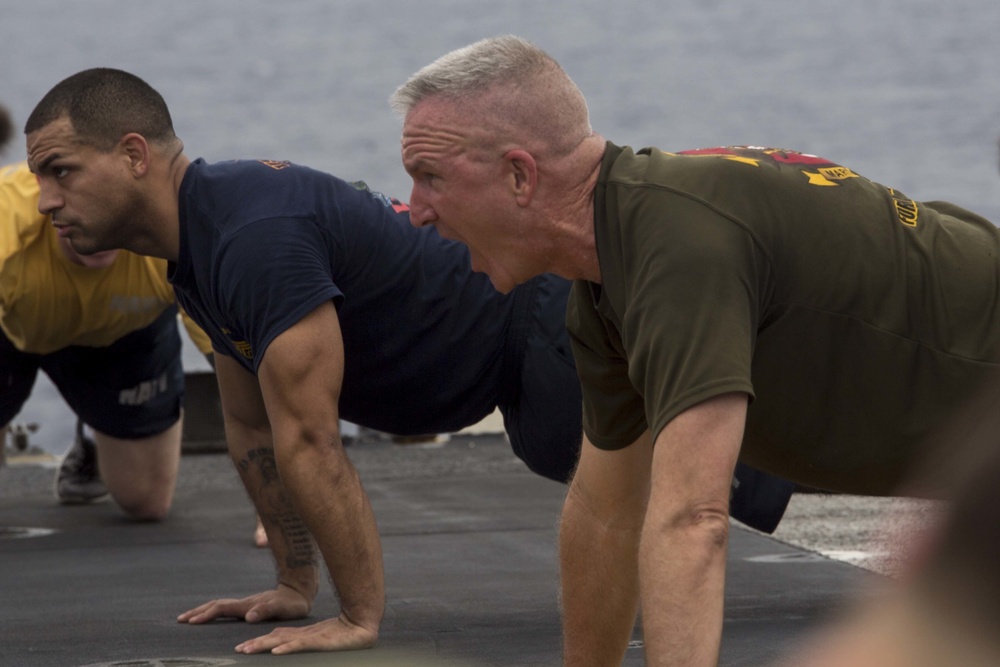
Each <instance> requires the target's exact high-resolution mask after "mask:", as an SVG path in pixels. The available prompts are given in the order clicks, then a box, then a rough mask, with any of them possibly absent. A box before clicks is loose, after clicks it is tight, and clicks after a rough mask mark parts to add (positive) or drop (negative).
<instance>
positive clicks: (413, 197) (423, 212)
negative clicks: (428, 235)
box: [410, 184, 437, 227]
mask: <svg viewBox="0 0 1000 667" xmlns="http://www.w3.org/2000/svg"><path fill="white" fill-rule="evenodd" d="M435 220H437V212H436V211H435V210H434V207H433V206H431V205H430V203H429V202H428V201H427V199H426V198H425V197H424V196H423V195H422V194H421V192H420V187H419V186H418V185H416V184H414V185H413V190H412V192H410V224H411V225H413V226H414V227H423V226H425V225H429V224H434V221H435Z"/></svg>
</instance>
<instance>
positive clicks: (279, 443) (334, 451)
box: [274, 424, 347, 470]
mask: <svg viewBox="0 0 1000 667" xmlns="http://www.w3.org/2000/svg"><path fill="white" fill-rule="evenodd" d="M274 444H275V447H274V449H275V458H276V460H277V464H278V468H279V470H283V469H288V468H289V467H292V466H298V465H307V466H320V465H321V464H322V463H332V462H338V461H340V460H341V459H344V460H346V458H347V454H346V452H344V447H343V443H342V441H341V439H340V428H339V426H338V425H337V424H332V425H327V426H325V427H316V426H312V425H306V424H301V425H297V426H296V428H294V429H293V430H292V431H290V432H288V433H287V435H286V436H285V437H284V438H282V437H276V438H275V441H274Z"/></svg>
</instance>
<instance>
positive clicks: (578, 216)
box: [548, 134, 605, 283]
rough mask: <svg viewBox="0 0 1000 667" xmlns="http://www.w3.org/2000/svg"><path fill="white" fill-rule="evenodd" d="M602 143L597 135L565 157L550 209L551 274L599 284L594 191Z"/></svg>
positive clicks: (602, 155) (558, 171) (601, 156)
mask: <svg viewBox="0 0 1000 667" xmlns="http://www.w3.org/2000/svg"><path fill="white" fill-rule="evenodd" d="M604 149H605V141H604V139H603V138H602V137H601V136H600V135H597V134H594V135H592V136H591V137H590V138H589V139H587V140H586V141H584V142H583V143H582V144H581V145H580V147H579V148H577V150H575V151H574V152H573V153H572V154H570V155H569V156H567V158H566V160H569V162H568V163H567V164H565V165H560V166H559V167H558V168H557V170H556V172H557V173H561V174H565V175H566V176H565V177H563V178H562V179H559V178H558V177H556V178H554V179H553V180H554V182H555V188H553V191H555V192H558V193H560V195H561V196H558V197H556V198H555V199H554V201H553V203H552V205H551V206H550V207H548V208H549V211H550V212H551V213H550V218H551V219H552V220H553V221H554V222H555V224H554V225H553V226H552V229H553V230H554V234H555V237H554V239H553V244H552V245H553V247H552V254H551V257H553V258H555V259H554V261H553V268H552V271H553V272H554V273H557V274H558V275H561V276H563V277H564V278H570V279H572V280H589V281H591V282H595V283H600V282H601V267H600V264H599V262H598V257H597V244H596V238H595V235H594V190H595V189H596V187H597V177H598V175H599V174H600V172H601V160H602V159H603V157H604Z"/></svg>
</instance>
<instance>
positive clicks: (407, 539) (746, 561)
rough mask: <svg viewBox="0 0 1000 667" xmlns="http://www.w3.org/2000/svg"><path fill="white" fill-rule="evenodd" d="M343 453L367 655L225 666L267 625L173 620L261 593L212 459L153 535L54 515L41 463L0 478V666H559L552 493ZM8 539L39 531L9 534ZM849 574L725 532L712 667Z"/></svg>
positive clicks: (750, 650) (390, 447)
mask: <svg viewBox="0 0 1000 667" xmlns="http://www.w3.org/2000/svg"><path fill="white" fill-rule="evenodd" d="M349 451H350V454H351V458H352V460H353V461H354V462H355V465H356V466H357V467H358V469H359V471H360V473H361V476H362V479H363V480H364V483H365V486H366V488H367V490H368V493H369V495H370V497H371V500H372V503H373V506H374V508H375V514H376V517H377V519H378V522H379V530H380V533H381V535H382V538H383V549H384V553H385V570H386V577H387V595H388V605H387V612H386V617H385V621H384V623H383V627H382V632H381V637H380V641H379V646H378V647H376V648H375V649H372V650H370V651H363V652H352V653H344V654H301V655H296V656H281V657H279V656H271V655H257V656H242V655H238V654H236V653H234V652H233V651H232V649H233V647H234V646H235V645H236V644H237V643H239V642H241V641H243V640H245V639H247V638H249V637H251V636H256V635H257V634H263V633H264V632H265V631H267V630H268V629H269V628H270V627H273V624H260V625H256V626H249V625H246V624H244V623H242V622H219V623H213V624H210V625H204V626H185V625H180V624H178V623H176V622H175V621H174V619H175V617H176V615H177V614H178V613H180V612H182V611H184V610H186V609H188V608H190V607H193V606H195V605H197V604H199V603H201V602H204V601H206V600H208V599H211V598H216V597H233V596H242V595H247V594H250V593H254V592H258V591H260V590H264V589H266V588H269V587H270V586H271V585H272V582H273V569H272V565H271V562H270V557H269V555H268V552H267V551H266V550H259V549H256V548H254V547H253V546H252V545H251V531H252V527H253V515H252V513H251V509H250V506H249V503H248V502H247V500H246V498H245V495H244V492H243V490H242V488H241V487H240V485H239V482H238V480H237V477H236V474H235V472H234V470H233V469H232V467H231V464H230V463H229V460H228V457H226V456H225V455H222V454H198V455H195V454H188V455H185V456H184V457H183V460H182V468H181V477H180V480H179V482H178V489H177V497H176V501H175V504H174V508H173V511H172V514H171V516H170V517H169V519H168V520H166V521H165V522H162V523H159V524H135V523H131V522H129V521H127V520H126V519H124V517H123V515H122V514H121V513H120V511H119V510H118V509H117V507H116V506H115V505H114V504H113V503H104V504H101V505H97V506H89V507H62V506H59V505H57V504H56V503H55V501H54V499H53V497H52V494H51V487H52V476H53V474H54V472H55V471H54V470H52V469H46V468H43V467H38V466H31V465H12V466H8V467H7V468H5V469H3V471H2V472H0V602H2V612H0V613H2V623H0V664H2V665H16V666H17V667H36V666H38V667H41V666H45V667H53V666H69V667H75V666H80V665H91V664H117V665H128V666H129V667H143V666H146V665H170V666H173V667H188V666H189V665H191V666H194V665H212V664H238V665H243V664H246V665H271V664H275V665H279V664H280V665H285V666H287V667H295V666H298V665H321V664H322V665H375V664H378V665H416V664H419V665H431V664H435V665H442V664H444V665H557V664H559V658H560V630H559V614H558V606H557V563H556V550H555V546H556V521H557V517H558V513H559V509H560V506H561V502H562V498H563V494H564V487H562V486H561V485H559V484H556V483H554V482H550V481H547V480H544V479H541V478H538V477H536V476H534V475H532V474H531V473H529V472H528V471H527V470H526V469H525V468H524V467H523V466H522V465H521V464H520V463H519V462H518V461H516V460H515V459H514V457H513V455H512V454H511V453H510V450H509V448H508V447H507V446H506V445H505V444H504V442H503V441H502V440H501V439H500V438H498V437H484V436H480V437H474V438H473V437H454V438H453V439H452V440H451V441H450V442H449V443H447V444H446V445H444V446H440V447H437V448H425V447H420V446H412V445H411V446H401V445H396V444H392V443H389V442H385V441H381V442H373V443H361V444H355V445H353V446H351V447H350V449H349ZM22 528H23V529H27V528H44V529H49V530H52V531H54V532H52V533H51V534H48V535H44V536H39V537H27V536H22V537H16V536H17V535H22V534H23V532H22V531H21V530H19V529H22ZM866 576H869V575H866V574H865V573H864V572H862V571H861V570H859V569H857V568H854V567H852V566H850V565H846V564H843V563H838V562H834V561H830V560H826V559H824V558H820V557H818V556H815V555H813V554H808V553H807V552H803V551H800V550H798V549H796V548H793V547H790V546H787V545H785V544H782V543H780V542H777V541H775V540H772V539H770V538H767V537H763V536H761V535H758V534H755V533H752V532H749V531H746V530H742V529H737V530H734V531H732V536H731V545H730V564H729V575H728V582H727V596H726V622H725V628H724V638H723V652H722V653H723V655H722V661H721V664H723V665H734V666H735V665H762V664H767V663H768V662H769V661H770V660H771V659H773V658H774V657H776V656H778V655H780V654H781V652H782V651H783V649H785V648H787V647H788V645H789V642H791V641H794V640H795V639H796V638H797V637H799V636H800V635H801V633H802V632H803V631H805V630H807V629H808V628H810V627H811V626H813V625H814V624H815V623H816V622H817V621H819V620H821V619H823V618H825V617H826V616H827V615H828V614H829V613H830V612H831V611H834V610H835V609H836V608H837V606H838V604H839V603H840V602H841V601H843V600H845V599H848V598H850V597H851V596H852V595H853V594H854V593H855V592H856V591H857V590H858V588H859V586H860V585H861V584H863V583H864V578H865V577H866ZM335 608H336V607H335V602H334V600H333V596H332V594H331V593H330V590H329V587H324V589H323V590H322V591H321V592H320V595H319V597H318V600H317V604H316V605H315V606H314V608H313V612H312V616H311V619H310V620H308V621H299V622H296V623H290V624H301V623H307V622H314V621H316V620H318V619H321V618H324V617H327V616H331V615H333V614H334V612H335ZM639 636H640V635H639V633H638V632H637V633H636V638H637V639H638V638H639ZM181 658H190V659H192V660H181ZM157 661H159V662H157ZM624 664H627V665H641V664H643V660H642V649H641V648H640V647H636V648H631V649H630V650H629V652H628V655H627V658H626V661H625V663H624Z"/></svg>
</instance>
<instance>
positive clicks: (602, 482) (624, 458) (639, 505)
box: [570, 431, 652, 522]
mask: <svg viewBox="0 0 1000 667" xmlns="http://www.w3.org/2000/svg"><path fill="white" fill-rule="evenodd" d="M651 458H652V442H651V439H650V434H649V432H648V431H646V432H645V433H643V434H642V435H641V436H640V437H639V438H638V439H637V440H636V441H635V442H633V443H632V444H631V445H629V446H627V447H623V448H621V449H615V450H606V449H600V448H598V447H596V446H595V445H594V444H593V443H592V442H590V440H589V439H588V438H587V436H584V438H583V445H582V448H581V450H580V462H579V464H578V465H577V469H576V472H575V473H574V474H573V479H572V481H571V484H570V496H571V497H572V498H573V500H574V501H575V502H576V503H577V504H578V505H582V506H583V507H586V508H587V511H588V513H590V514H593V515H595V516H603V517H606V518H608V520H612V519H611V517H614V516H632V517H635V518H636V519H637V520H638V521H639V522H641V519H642V513H643V512H644V510H645V506H646V502H647V500H648V497H649V483H650V462H651Z"/></svg>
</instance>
